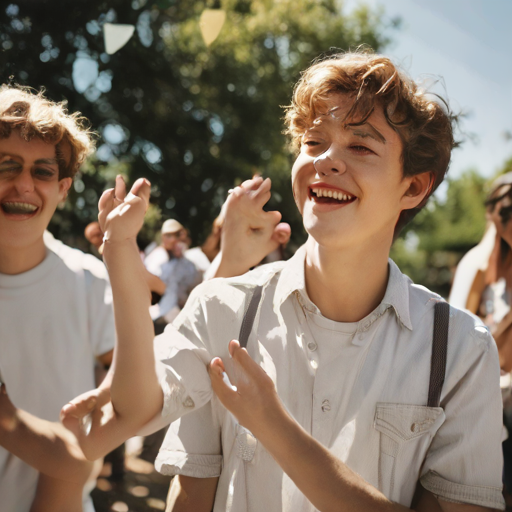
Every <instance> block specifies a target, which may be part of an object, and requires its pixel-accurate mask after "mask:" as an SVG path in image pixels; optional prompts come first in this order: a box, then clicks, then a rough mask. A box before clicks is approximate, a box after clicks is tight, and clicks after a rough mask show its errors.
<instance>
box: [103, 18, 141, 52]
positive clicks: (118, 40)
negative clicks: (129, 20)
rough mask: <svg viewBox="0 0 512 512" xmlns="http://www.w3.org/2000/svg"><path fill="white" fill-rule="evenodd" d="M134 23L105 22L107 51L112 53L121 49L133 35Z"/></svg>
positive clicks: (104, 34) (104, 30) (104, 32)
mask: <svg viewBox="0 0 512 512" xmlns="http://www.w3.org/2000/svg"><path fill="white" fill-rule="evenodd" d="M134 31H135V26H134V25H118V24H114V23H105V24H104V25H103V36H104V38H105V51H106V52H107V53H108V54H110V55H112V54H113V53H116V52H117V50H120V49H121V48H122V47H123V46H124V45H125V44H126V43H127V42H128V41H129V40H130V38H131V37H132V36H133V32H134Z"/></svg>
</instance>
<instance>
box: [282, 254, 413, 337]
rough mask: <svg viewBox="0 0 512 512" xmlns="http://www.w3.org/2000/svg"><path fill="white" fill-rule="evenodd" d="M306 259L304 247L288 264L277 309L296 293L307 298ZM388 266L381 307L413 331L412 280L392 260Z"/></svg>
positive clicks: (284, 270)
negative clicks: (388, 308) (411, 308)
mask: <svg viewBox="0 0 512 512" xmlns="http://www.w3.org/2000/svg"><path fill="white" fill-rule="evenodd" d="M305 259H306V247H305V245H303V246H302V247H300V248H299V249H298V250H297V252H296V253H295V254H294V255H293V257H292V258H290V259H289V260H288V261H287V262H286V264H285V266H284V268H283V270H282V271H281V275H280V276H279V280H278V282H277V285H276V291H275V303H274V304H275V306H276V307H277V308H280V307H281V305H282V304H283V302H284V301H285V300H286V299H287V298H288V297H289V295H290V294H292V293H293V292H295V291H299V292H300V293H301V294H302V295H303V296H304V297H307V293H306V279H305V275H304V262H305ZM388 265H389V278H388V284H387V287H386V293H385V294H384V298H383V299H382V302H381V305H382V304H383V305H385V306H390V307H392V308H393V311H394V312H395V314H396V316H397V317H398V319H399V320H400V322H401V323H402V325H404V327H406V328H407V329H409V330H411V331H412V330H413V329H412V323H411V316H410V312H409V285H410V280H409V278H408V277H407V276H406V275H404V274H402V272H401V271H400V269H399V268H398V267H397V266H396V264H395V262H394V261H392V260H391V259H390V260H389V263H388ZM379 308H380V306H379ZM381 309H382V308H381Z"/></svg>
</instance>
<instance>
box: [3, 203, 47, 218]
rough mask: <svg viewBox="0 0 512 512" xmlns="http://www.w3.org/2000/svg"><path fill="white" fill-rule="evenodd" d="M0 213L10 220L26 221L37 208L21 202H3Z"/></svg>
mask: <svg viewBox="0 0 512 512" xmlns="http://www.w3.org/2000/svg"><path fill="white" fill-rule="evenodd" d="M1 208H2V211H3V212H4V213H6V214H7V215H8V216H9V217H11V218H19V219H26V218H29V217H32V216H34V215H35V214H36V213H37V211H38V210H39V207H38V206H36V205H35V204H32V203H25V202H23V201H4V202H2V204H1Z"/></svg>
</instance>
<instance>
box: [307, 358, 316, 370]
mask: <svg viewBox="0 0 512 512" xmlns="http://www.w3.org/2000/svg"><path fill="white" fill-rule="evenodd" d="M309 364H310V365H311V368H313V370H316V369H317V368H318V363H317V362H316V361H315V360H314V359H311V360H310V361H309Z"/></svg>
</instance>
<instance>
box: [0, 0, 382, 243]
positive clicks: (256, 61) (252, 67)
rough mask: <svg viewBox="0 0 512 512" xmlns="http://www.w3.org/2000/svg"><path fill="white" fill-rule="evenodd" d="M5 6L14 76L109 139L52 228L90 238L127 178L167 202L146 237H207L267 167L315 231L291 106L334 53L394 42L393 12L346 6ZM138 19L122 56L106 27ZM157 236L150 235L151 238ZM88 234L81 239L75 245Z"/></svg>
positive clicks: (113, 2) (55, 1) (6, 65)
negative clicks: (111, 48) (176, 226)
mask: <svg viewBox="0 0 512 512" xmlns="http://www.w3.org/2000/svg"><path fill="white" fill-rule="evenodd" d="M3 5H4V7H2V12H1V13H0V49H1V52H0V73H1V74H2V75H1V78H2V81H3V82H6V81H9V80H11V81H13V82H16V83H20V84H26V85H30V86H32V87H35V88H39V87H41V86H44V87H45V88H46V90H47V95H48V96H49V97H51V98H52V99H55V100H62V99H67V100H68V101H69V107H70V109H71V110H80V111H81V112H82V113H83V114H84V115H85V116H86V117H87V118H89V119H90V120H91V123H92V126H93V128H94V129H96V130H97V131H98V133H99V137H98V151H97V153H96V156H95V157H94V158H93V159H92V160H91V161H90V162H89V163H88V164H87V165H86V166H85V167H84V169H83V172H82V173H81V175H80V176H79V177H78V179H77V180H76V183H75V187H74V191H73V194H72V196H71V197H70V202H69V203H68V205H67V206H66V207H65V209H64V212H61V213H60V215H57V216H56V218H55V220H56V221H55V222H54V224H53V226H52V229H53V231H55V232H57V235H58V236H60V237H61V238H64V239H66V240H68V241H69V240H70V237H73V235H74V236H75V237H80V236H81V234H82V232H83V227H84V225H85V224H86V223H87V222H89V221H90V220H92V219H94V218H95V216H96V213H97V212H96V204H97V200H98V195H99V194H100V193H101V191H102V190H103V189H104V188H105V187H106V186H110V185H111V184H112V181H113V178H114V176H115V174H116V173H118V172H121V173H123V174H125V175H126V176H127V178H128V180H129V181H132V180H134V179H135V178H137V177H139V176H146V177H148V178H149V179H150V180H151V182H152V184H153V189H152V193H153V194H152V198H153V199H152V201H153V202H154V204H155V209H154V211H153V215H152V219H153V220H154V222H153V226H149V230H147V232H146V235H147V237H148V238H149V236H150V235H151V230H153V231H154V230H155V229H156V227H157V226H156V224H157V223H158V222H160V220H161V219H162V218H168V217H174V218H177V219H178V220H180V221H181V222H183V223H184V224H185V225H186V226H188V227H189V228H190V229H191V231H192V234H193V236H194V238H195V240H196V241H197V239H198V238H201V236H202V235H204V234H205V232H206V231H207V230H208V229H209V227H210V225H211V221H212V220H213V218H214V217H215V216H216V215H217V214H218V211H219V207H220V205H221V204H222V202H223V200H224V198H225V196H226V193H227V190H228V189H229V188H231V187H232V186H233V185H235V184H236V183H238V182H239V181H240V180H243V179H247V178H249V177H250V176H251V175H252V174H253V173H254V172H260V173H262V174H263V175H264V176H270V177H271V178H272V180H273V188H274V191H275V193H274V199H273V204H272V205H270V206H271V207H273V208H276V207H277V208H279V209H280V210H281V211H282V213H283V216H284V220H286V221H288V222H290V223H291V224H292V228H293V232H294V235H295V236H296V237H297V241H300V239H301V236H302V226H301V223H300V219H299V217H298V215H297V213H296V208H295V206H294V204H293V198H292V196H291V191H290V186H289V180H290V178H289V176H290V167H291V165H290V163H291V158H290V154H289V152H288V150H287V148H286V141H285V138H284V136H283V135H282V130H283V124H282V117H283V110H282V106H283V105H286V104H288V103H289V101H290V97H291V93H292V88H293V84H294V82H295V81H296V80H297V78H298V77H299V73H300V71H301V70H302V69H304V68H305V67H307V66H308V65H309V64H310V63H311V61H312V60H313V59H314V58H316V57H317V56H318V55H319V54H321V53H322V52H328V51H330V49H332V48H337V49H348V48H355V47H357V46H359V45H361V44H367V45H369V46H371V47H372V48H374V49H376V50H379V49H381V48H382V47H383V45H385V44H386V42H387V36H386V35H385V33H386V28H387V27H386V26H385V25H384V24H383V22H382V21H381V12H380V11H377V12H376V11H372V10H370V9H368V8H366V7H364V6H362V7H360V8H358V9H357V10H356V11H354V12H352V13H350V14H345V13H344V12H343V10H342V3H341V1H337V0H280V1H271V0H223V1H220V2H216V3H207V2H205V1H196V0H187V1H183V0H158V1H154V0H153V1H152V0H149V1H148V0H133V1H131V2H128V1H127V0H109V1H104V0H87V1H83V0H75V1H74V2H72V4H70V3H69V2H68V1H65V0H38V1H37V2H36V1H30V2H29V1H23V0H12V3H11V4H7V5H6V4H5V3H4V4H3ZM206 7H210V8H211V7H215V8H218V7H222V8H223V9H224V10H225V11H226V12H227V18H226V22H225V25H224V26H223V28H222V31H221V33H220V35H219V37H218V38H217V40H216V41H215V42H214V43H213V44H212V45H211V46H210V47H206V46H205V44H204V42H203V40H202V37H201V34H200V29H199V17H200V15H201V13H202V11H203V10H204V9H205V8H206ZM106 22H110V23H127V24H133V25H135V26H136V31H135V34H134V36H133V37H132V39H131V40H130V41H129V42H128V44H127V45H126V46H125V47H123V48H122V49H121V50H119V51H118V52H117V53H115V54H114V55H107V54H106V53H105V51H104V42H103V35H102V30H103V25H104V23H106ZM146 241H147V240H146ZM74 242H75V243H76V242H77V241H76V240H75V241H74Z"/></svg>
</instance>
